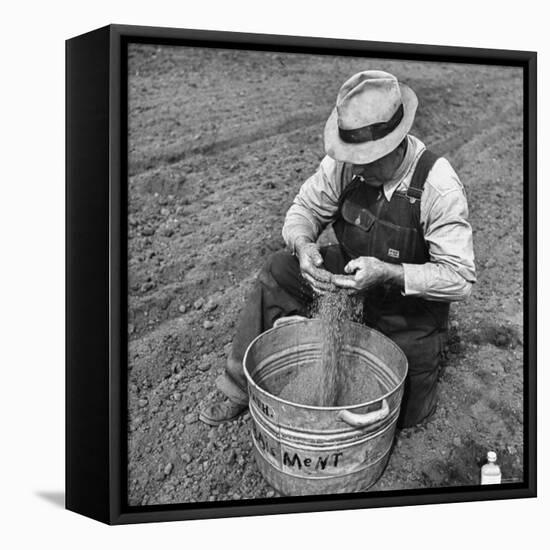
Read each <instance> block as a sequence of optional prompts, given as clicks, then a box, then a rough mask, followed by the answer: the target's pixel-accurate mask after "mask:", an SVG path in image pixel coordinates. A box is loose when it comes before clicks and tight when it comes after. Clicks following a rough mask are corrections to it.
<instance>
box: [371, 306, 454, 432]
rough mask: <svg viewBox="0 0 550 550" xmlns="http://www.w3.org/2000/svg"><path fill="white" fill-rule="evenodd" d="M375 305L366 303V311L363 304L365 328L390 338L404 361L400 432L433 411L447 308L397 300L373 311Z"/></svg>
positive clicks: (398, 423)
mask: <svg viewBox="0 0 550 550" xmlns="http://www.w3.org/2000/svg"><path fill="white" fill-rule="evenodd" d="M367 300H368V299H367ZM375 301H376V300H371V301H370V307H369V302H368V301H367V302H365V311H366V322H367V324H368V325H369V326H372V327H373V328H375V329H377V330H379V331H380V332H382V333H383V334H385V335H386V336H388V338H391V339H392V340H393V341H394V342H395V343H396V344H397V345H398V346H399V347H400V348H401V349H402V350H403V353H404V354H405V356H406V357H407V362H408V373H407V378H406V380H405V387H404V394H403V400H402V402H401V412H400V415H399V419H398V422H397V425H398V426H399V427H400V428H407V427H410V426H414V425H416V424H418V423H420V422H422V421H423V420H426V419H427V418H428V417H429V416H430V415H431V414H432V413H433V412H434V411H435V407H436V404H437V379H438V375H439V370H440V364H441V357H442V352H443V347H444V340H445V334H446V326H447V317H448V305H445V304H430V303H428V302H427V301H425V300H419V299H417V300H408V299H406V298H402V297H397V298H395V299H390V300H389V302H388V301H387V302H385V303H384V301H382V306H381V307H376V305H375ZM369 314H370V315H371V319H370V322H369Z"/></svg>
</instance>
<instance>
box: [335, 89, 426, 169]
mask: <svg viewBox="0 0 550 550" xmlns="http://www.w3.org/2000/svg"><path fill="white" fill-rule="evenodd" d="M399 88H400V89H401V99H402V100H403V119H402V120H401V122H400V123H399V125H398V126H397V128H395V129H394V130H393V132H390V133H389V134H388V135H387V136H385V137H383V138H382V139H377V140H375V141H367V142H365V143H346V142H345V141H342V139H341V138H340V134H339V132H338V114H337V112H336V107H335V108H334V109H333V111H332V113H331V114H330V116H329V118H328V120H327V123H326V124H325V152H326V154H327V155H328V156H329V157H331V158H333V159H335V160H339V161H342V162H350V163H352V164H369V163H371V162H374V161H375V160H378V159H380V158H382V157H383V156H385V155H387V154H388V153H391V152H392V151H393V150H394V149H396V148H397V146H398V145H399V144H400V143H401V141H403V139H404V138H405V136H406V135H407V134H408V133H409V130H410V129H411V128H412V125H413V122H414V116H415V114H416V108H417V107H418V98H417V97H416V94H415V93H414V92H413V91H412V90H411V88H409V87H408V86H407V85H406V84H401V83H400V84H399Z"/></svg>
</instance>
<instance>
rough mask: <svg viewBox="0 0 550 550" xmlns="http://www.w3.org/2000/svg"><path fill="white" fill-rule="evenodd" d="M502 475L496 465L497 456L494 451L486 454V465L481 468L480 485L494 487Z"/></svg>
mask: <svg viewBox="0 0 550 550" xmlns="http://www.w3.org/2000/svg"><path fill="white" fill-rule="evenodd" d="M501 479H502V474H501V473H500V466H499V465H498V464H497V454H496V453H495V452H494V451H489V452H488V453H487V464H484V465H483V466H482V467H481V485H495V484H498V483H500V482H501Z"/></svg>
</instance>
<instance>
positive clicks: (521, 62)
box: [66, 25, 537, 524]
mask: <svg viewBox="0 0 550 550" xmlns="http://www.w3.org/2000/svg"><path fill="white" fill-rule="evenodd" d="M130 43H149V44H159V45H181V46H193V47H212V48H227V49H251V50H259V51H278V52H293V53H308V54H317V55H323V54H325V55H340V56H358V57H361V56H365V57H367V56H368V57H378V58H386V59H403V60H411V61H412V60H415V61H435V62H452V63H477V64H486V65H505V66H518V67H522V68H523V74H524V334H525V337H524V341H525V342H526V343H527V345H526V346H525V348H524V352H525V356H524V426H525V433H524V481H523V482H522V483H513V484H506V485H502V486H484V487H483V489H480V487H478V486H473V487H458V488H442V489H419V490H407V491H384V492H377V493H368V494H367V495H368V496H365V494H344V495H327V496H308V497H281V498H277V499H254V500H249V501H224V502H221V503H218V502H205V503H202V502H201V503H181V504H173V505H150V506H149V505H147V506H129V505H128V504H127V328H126V326H127V298H128V295H127V202H128V197H127V190H128V186H127V181H128V166H127V164H128V156H127V139H128V134H127V130H128V121H127V113H128V109H127V93H126V92H127V76H128V75H127V47H128V44H130ZM97 44H101V45H102V47H101V48H99V49H98V48H97ZM79 48H80V50H82V51H84V52H85V53H84V57H86V56H88V58H90V59H91V58H93V52H92V49H93V48H96V49H97V50H98V52H99V53H97V57H98V59H97V62H98V63H105V62H106V63H108V68H107V67H104V69H105V71H107V70H108V73H107V78H106V79H105V76H101V77H100V78H99V80H98V82H97V91H98V92H99V93H100V95H101V94H103V96H104V94H105V93H106V94H107V95H108V97H107V99H108V113H100V114H101V115H102V116H103V117H107V119H106V120H107V121H108V125H107V127H108V140H107V139H106V137H107V136H106V135H105V129H106V127H105V124H103V125H97V127H94V128H93V131H91V132H90V131H89V128H88V129H87V130H88V133H87V136H86V138H84V137H82V136H81V135H80V134H79V128H78V127H76V124H75V117H78V114H79V112H80V111H79V108H82V106H81V105H80V104H79V102H78V96H79V93H80V92H81V91H82V90H81V88H82V86H83V85H82V83H80V84H78V83H75V78H74V72H75V70H76V67H77V61H79V60H81V58H80V57H79V55H77V53H75V52H77V51H80V50H79ZM104 48H107V52H108V54H107V59H105V51H104ZM71 56H72V58H74V61H72V62H71V61H70V59H71ZM66 78H67V89H66V94H67V111H66V115H67V120H66V124H67V137H66V151H67V182H66V185H67V229H66V231H67V257H66V259H67V294H66V298H67V363H66V374H67V384H66V403H67V435H66V444H67V451H66V452H67V476H66V479H67V504H66V506H67V508H68V509H70V510H73V511H75V512H78V513H82V514H84V515H88V516H90V517H93V518H94V519H98V520H100V521H103V522H105V523H109V524H125V523H143V522H153V521H173V520H184V519H203V518H218V517H234V516H250V515H265V514H283V513H295V512H318V511H325V510H347V509H357V508H376V507H382V506H407V505H413V504H438V503H448V502H465V501H480V500H497V499H511V498H525V497H534V496H536V430H537V423H536V337H537V334H536V320H537V319H536V282H537V273H536V167H537V151H536V144H537V104H536V100H537V54H536V53H535V52H529V51H513V50H494V49H491V50H490V49H482V48H464V47H452V46H433V45H421V44H403V43H387V42H370V41H359V40H344V39H326V38H311V37H297V36H280V35H266V34H249V33H234V32H221V31H205V30H191V29H176V28H160V27H139V26H127V25H109V26H107V27H103V28H102V29H98V30H96V31H92V32H91V33H87V34H86V35H82V36H80V37H76V38H73V39H71V40H68V41H67V75H66ZM96 107H97V108H101V106H96ZM88 116H89V117H92V118H93V119H94V120H95V119H96V118H97V117H95V118H94V113H88ZM83 117H84V118H85V115H83ZM84 143H85V144H86V145H88V146H90V147H95V148H97V151H98V153H97V155H98V157H100V159H101V163H99V164H98V163H97V162H95V160H97V159H92V160H91V161H90V160H88V161H87V164H86V166H87V168H88V170H91V171H92V174H91V176H93V177H92V179H96V182H97V183H96V185H97V186H99V187H100V188H101V187H102V186H103V187H102V188H103V191H104V194H103V196H102V199H101V200H102V201H103V202H102V207H103V210H102V211H101V212H104V213H105V216H102V215H101V212H100V215H99V218H98V219H95V220H91V221H90V220H89V221H88V226H86V228H85V229H88V230H91V229H93V224H97V227H99V226H101V227H103V228H107V227H108V243H105V242H101V243H99V244H98V243H97V242H95V241H94V244H95V248H94V249H93V251H92V253H93V254H92V259H93V260H95V261H97V262H98V263H99V264H100V265H103V264H102V262H103V263H105V261H106V260H107V264H106V265H105V266H104V267H106V268H107V269H108V277H107V279H104V278H102V279H101V280H94V276H93V275H90V274H89V273H88V274H82V273H77V272H76V271H77V270H75V262H77V261H78V259H79V258H80V255H81V254H82V250H81V248H82V246H86V245H89V244H90V239H93V237H90V236H87V237H85V238H83V237H82V236H80V237H79V233H78V230H79V227H78V222H75V214H77V213H78V212H81V210H80V211H78V212H76V207H75V203H76V202H77V199H75V197H77V196H78V195H79V194H80V195H83V196H84V195H86V190H85V187H84V186H83V185H80V186H77V183H84V184H85V183H86V182H80V180H78V179H77V176H76V175H75V174H76V172H77V171H78V169H79V168H80V167H81V164H78V163H79V162H81V163H82V159H81V153H80V148H81V147H84V146H85V145H84ZM79 155H80V156H79ZM105 163H106V164H105ZM106 166H107V167H108V181H106V179H105V167H106ZM102 169H103V171H102ZM97 178H103V179H99V180H98V179H97ZM88 183H90V182H88ZM80 208H82V206H81V207H80ZM82 223H84V222H82ZM80 229H81V228H80ZM87 239H88V240H87ZM105 246H107V247H108V250H104V248H105ZM106 254H108V258H106V256H105V255H106ZM77 276H78V277H80V278H79V279H78V280H77V278H78V277H77ZM83 277H84V278H83ZM77 283H78V284H77ZM89 285H92V286H93V285H96V286H97V287H98V288H100V287H101V289H103V290H105V291H108V312H107V317H106V316H105V313H106V312H105V311H103V310H101V311H100V313H98V315H96V316H93V317H92V318H91V319H88V320H81V319H79V317H78V312H77V307H76V305H75V304H76V303H78V300H79V298H80V297H81V294H82V293H83V292H84V288H83V287H87V286H89ZM81 316H82V315H81ZM79 321H80V322H79ZM98 322H99V323H106V324H107V327H108V329H107V330H108V334H107V338H108V342H104V344H105V348H106V350H107V351H108V355H107V356H106V357H105V364H97V363H95V364H94V365H93V367H94V368H96V369H100V370H101V371H102V374H103V375H104V376H103V377H102V378H101V379H97V378H96V379H92V378H91V377H90V375H89V371H88V369H89V368H91V367H92V365H89V364H87V362H86V361H85V360H84V361H83V358H82V357H77V356H76V355H75V349H76V348H78V347H80V346H84V347H86V346H88V347H90V346H92V345H93V343H92V342H90V336H86V334H87V333H86V330H91V331H92V332H91V334H92V335H95V336H97V334H98V331H97V326H96V323H98ZM74 324H77V325H78V328H79V331H75V329H74ZM100 328H101V327H100ZM92 338H93V336H92ZM82 380H84V387H83V382H82ZM86 396H88V400H92V399H93V400H97V401H98V402H99V403H100V411H99V412H100V414H99V416H96V417H94V418H95V421H94V420H90V418H89V417H90V414H91V413H90V411H85V410H82V403H79V402H78V401H79V400H81V399H84V401H86ZM83 427H84V428H86V429H87V435H86V437H87V440H90V441H91V442H92V443H93V445H94V446H95V448H96V450H97V453H95V454H93V453H92V455H90V454H88V455H83V453H82V452H79V449H80V447H81V446H82V445H83V444H84V443H85V438H84V435H83V434H82V433H81V430H82V428H83ZM88 447H89V442H88ZM98 455H99V456H98ZM78 461H84V463H83V464H80V467H76V464H77V462H78ZM83 472H84V473H88V474H89V473H90V472H92V473H93V474H94V476H95V477H94V476H92V477H93V479H92V480H90V479H88V480H85V479H84V478H83V477H82V476H83V475H84V473H83ZM94 483H97V486H96V485H95V484H94ZM90 489H92V490H90Z"/></svg>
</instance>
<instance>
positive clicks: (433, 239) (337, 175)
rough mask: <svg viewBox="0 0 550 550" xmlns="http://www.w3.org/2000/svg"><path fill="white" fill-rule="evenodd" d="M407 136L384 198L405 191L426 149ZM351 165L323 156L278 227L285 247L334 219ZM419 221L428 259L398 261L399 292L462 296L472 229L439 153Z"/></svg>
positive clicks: (471, 271) (467, 287) (471, 278)
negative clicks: (402, 280) (401, 274)
mask: <svg viewBox="0 0 550 550" xmlns="http://www.w3.org/2000/svg"><path fill="white" fill-rule="evenodd" d="M407 139H408V146H407V152H406V153H405V157H404V158H403V161H402V163H401V164H400V166H399V167H398V169H397V170H396V173H395V174H394V177H393V178H392V179H391V181H388V182H386V183H384V185H383V186H382V188H381V189H382V191H383V193H384V194H385V196H386V199H387V200H388V201H390V200H391V198H392V195H393V193H394V192H395V191H396V190H399V191H402V192H406V190H407V189H408V187H409V185H410V182H411V178H412V175H413V172H414V169H415V167H416V163H417V161H418V159H419V157H420V154H421V153H422V152H423V151H424V150H425V148H426V147H425V145H424V144H423V143H422V142H421V141H420V140H419V139H417V138H415V137H414V136H411V135H409V136H408V138H407ZM351 170H352V165H351V164H349V163H343V162H340V161H336V160H334V159H332V158H330V157H328V156H326V157H324V158H323V160H322V161H321V164H320V166H319V169H318V170H317V171H316V172H315V173H314V174H313V175H312V176H311V177H310V178H308V179H307V180H306V181H305V183H304V184H303V185H302V187H301V188H300V191H299V193H298V195H296V197H295V199H294V202H293V204H292V206H291V207H290V208H289V210H288V212H287V214H286V218H285V223H284V226H283V238H284V240H285V242H286V244H287V246H288V247H289V248H290V249H291V250H294V247H295V243H296V240H297V238H298V237H301V236H303V237H306V238H307V239H308V240H311V241H313V242H314V241H315V240H316V239H317V237H318V236H319V235H320V233H321V232H322V230H323V229H324V228H325V227H326V226H327V225H328V224H329V223H331V222H332V221H334V219H335V217H336V214H337V212H338V199H339V197H340V195H341V193H342V191H343V190H344V188H345V187H346V185H348V184H349V183H350V182H351V180H352V178H353V174H352V172H351ZM365 185H367V184H366V183H365ZM420 224H421V227H422V231H423V233H424V240H425V241H426V244H427V246H428V251H429V256H430V260H429V262H427V263H424V264H402V265H403V270H404V278H405V284H404V289H403V290H402V293H403V295H405V296H417V297H420V298H425V299H427V300H436V301H449V302H450V301H457V300H461V299H464V298H465V297H467V296H468V295H469V294H470V291H471V286H472V283H474V282H475V281H476V274H475V265H474V251H473V242H472V228H471V226H470V224H469V223H468V203H467V200H466V194H465V192H464V187H463V185H462V183H461V182H460V180H459V178H458V176H457V175H456V173H455V171H454V170H453V168H452V167H451V165H450V164H449V162H448V161H447V160H446V159H445V158H439V159H438V160H437V161H436V163H435V164H434V166H433V168H432V169H431V171H430V173H429V174H428V177H427V179H426V183H425V185H424V191H423V193H422V199H421V202H420Z"/></svg>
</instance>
